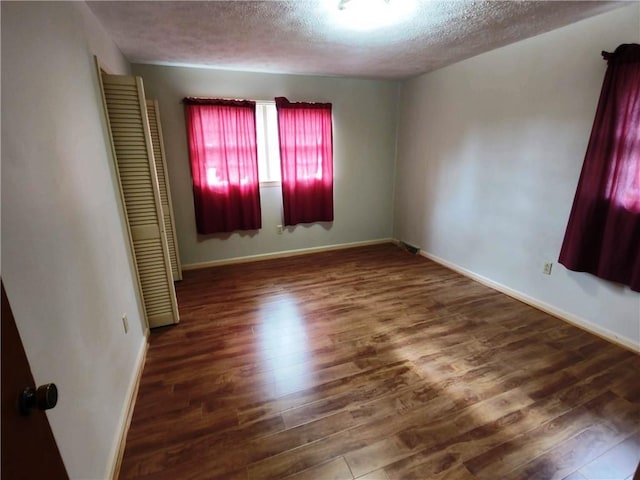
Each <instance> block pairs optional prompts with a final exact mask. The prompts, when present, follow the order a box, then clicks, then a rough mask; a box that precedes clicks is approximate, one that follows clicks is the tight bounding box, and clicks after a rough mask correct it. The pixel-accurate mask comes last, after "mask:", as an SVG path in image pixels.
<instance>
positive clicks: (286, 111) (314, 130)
mask: <svg viewBox="0 0 640 480" xmlns="http://www.w3.org/2000/svg"><path fill="white" fill-rule="evenodd" d="M276 107H277V111H278V133H279V141H280V155H281V164H282V204H283V211H284V224H285V225H296V224H298V223H312V222H331V221H333V131H332V118H331V104H330V103H292V102H289V101H288V100H287V99H286V98H283V97H278V98H276Z"/></svg>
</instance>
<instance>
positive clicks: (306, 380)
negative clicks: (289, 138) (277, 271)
mask: <svg viewBox="0 0 640 480" xmlns="http://www.w3.org/2000/svg"><path fill="white" fill-rule="evenodd" d="M258 315H259V322H260V323H259V324H258V325H257V326H256V327H254V328H255V330H254V333H255V335H256V337H257V345H258V346H259V348H260V356H261V358H262V361H263V362H264V365H266V366H267V367H268V369H269V370H271V375H272V379H273V382H274V387H275V393H276V394H277V395H286V394H287V393H291V392H295V391H298V390H303V389H305V388H309V387H310V386H311V385H313V384H314V377H315V372H314V371H313V370H312V369H311V368H310V365H311V363H310V360H311V354H310V352H311V350H312V349H311V348H310V346H309V337H308V335H307V331H306V325H305V321H304V317H303V314H302V312H301V311H300V309H299V307H298V305H297V303H296V300H295V298H294V297H293V296H292V295H289V294H287V293H284V294H279V295H277V297H275V298H270V299H267V300H266V301H265V302H264V303H262V305H261V306H260V312H259V314H258Z"/></svg>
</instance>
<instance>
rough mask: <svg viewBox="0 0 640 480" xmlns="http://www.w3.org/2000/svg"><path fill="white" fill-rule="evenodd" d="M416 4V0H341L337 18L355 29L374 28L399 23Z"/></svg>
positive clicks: (346, 25) (339, 21) (339, 22)
mask: <svg viewBox="0 0 640 480" xmlns="http://www.w3.org/2000/svg"><path fill="white" fill-rule="evenodd" d="M334 5H335V4H334ZM415 6H416V0H339V1H338V9H337V12H335V20H336V22H337V23H338V24H340V25H342V26H344V27H348V28H351V29H354V30H374V29H376V28H381V27H385V26H389V25H393V24H396V23H399V22H400V21H402V20H403V19H404V18H406V17H407V16H408V15H410V14H411V12H413V10H414V9H415ZM334 8H335V7H334Z"/></svg>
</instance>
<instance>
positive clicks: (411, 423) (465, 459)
mask: <svg viewBox="0 0 640 480" xmlns="http://www.w3.org/2000/svg"><path fill="white" fill-rule="evenodd" d="M177 294H178V303H179V306H180V314H181V322H180V324H179V325H177V326H175V327H168V328H164V329H159V330H155V331H153V332H152V335H151V340H150V343H151V345H150V349H149V352H148V357H147V363H146V366H145V368H144V373H143V376H142V380H141V385H140V391H139V395H138V399H137V403H136V407H135V412H134V415H133V420H132V423H131V429H130V431H129V435H128V438H127V444H126V449H125V454H124V460H123V464H122V469H121V473H120V478H121V479H138V478H144V479H172V480H173V479H214V478H220V479H229V480H232V479H243V480H247V479H285V478H286V479H296V480H299V479H318V480H329V479H352V478H359V479H366V480H374V479H385V480H388V479H390V480H395V479H445V478H446V479H456V480H471V479H491V480H494V479H545V480H548V479H567V480H585V479H598V480H605V479H606V480H617V479H619V480H625V479H627V478H631V477H632V475H633V472H634V470H635V468H636V466H637V464H638V460H639V459H640V381H639V379H640V373H639V372H640V356H638V355H636V354H634V353H632V352H630V351H627V350H624V349H622V348H620V347H618V346H615V345H613V344H610V343H608V342H606V341H604V340H602V339H600V338H598V337H595V336H593V335H591V334H589V333H586V332H584V331H582V330H580V329H578V328H575V327H573V326H571V325H569V324H567V323H565V322H563V321H561V320H558V319H556V318H554V317H551V316H549V315H547V314H545V313H542V312H540V311H538V310H536V309H534V308H531V307H529V306H527V305H525V304H523V303H520V302H518V301H516V300H514V299H512V298H510V297H508V296H505V295H503V294H501V293H498V292H496V291H494V290H491V289H489V288H487V287H484V286H482V285H480V284H478V283H476V282H473V281H471V280H469V279H467V278H465V277H463V276H461V275H459V274H457V273H455V272H452V271H450V270H447V269H445V268H443V267H441V266H439V265H437V264H435V263H433V262H431V261H429V260H427V259H425V258H423V257H420V256H415V255H411V254H410V253H408V252H406V251H404V250H401V249H399V248H398V247H396V246H394V245H392V244H388V245H378V246H371V247H362V248H353V249H348V250H342V251H333V252H325V253H318V254H313V255H305V256H299V257H292V258H284V259H276V260H269V261H262V262H254V263H245V264H238V265H229V266H223V267H217V268H211V269H206V270H199V271H191V272H185V275H184V280H183V281H182V282H180V283H178V284H177Z"/></svg>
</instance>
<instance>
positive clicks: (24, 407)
mask: <svg viewBox="0 0 640 480" xmlns="http://www.w3.org/2000/svg"><path fill="white" fill-rule="evenodd" d="M57 403H58V387H56V384H55V383H47V384H46V385H41V386H40V387H38V390H36V389H35V388H33V387H26V388H25V389H24V390H23V391H22V393H20V413H22V415H29V414H30V413H31V410H33V409H34V408H37V409H38V410H49V409H51V408H53V407H55V406H56V404H57Z"/></svg>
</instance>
